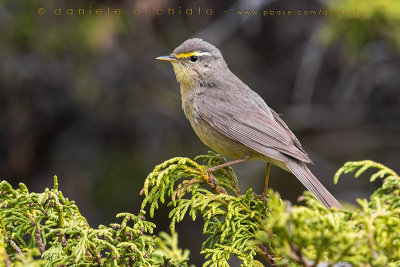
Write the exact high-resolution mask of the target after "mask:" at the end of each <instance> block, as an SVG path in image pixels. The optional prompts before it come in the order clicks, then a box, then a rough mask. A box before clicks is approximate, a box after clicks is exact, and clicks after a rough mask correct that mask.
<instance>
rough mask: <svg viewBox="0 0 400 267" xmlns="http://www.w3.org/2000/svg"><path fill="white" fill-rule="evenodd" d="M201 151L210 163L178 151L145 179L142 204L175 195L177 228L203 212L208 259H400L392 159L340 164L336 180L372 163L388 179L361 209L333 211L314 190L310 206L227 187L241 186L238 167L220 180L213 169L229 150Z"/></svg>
mask: <svg viewBox="0 0 400 267" xmlns="http://www.w3.org/2000/svg"><path fill="white" fill-rule="evenodd" d="M201 158H202V159H203V160H205V162H207V163H208V164H207V165H200V164H198V163H196V162H194V161H192V160H190V159H187V158H174V159H171V160H169V161H166V162H164V163H163V164H160V165H158V166H157V167H156V168H155V169H154V171H153V172H152V173H150V174H149V176H148V177H147V179H146V181H145V185H144V189H143V193H144V194H145V195H146V198H145V200H144V201H143V205H142V208H143V209H144V208H146V206H147V205H148V204H149V205H150V214H151V215H152V214H154V211H155V209H157V208H158V203H159V202H161V203H164V202H165V201H166V197H170V200H169V202H168V205H170V206H173V209H172V211H171V213H170V218H171V225H170V228H171V231H172V232H174V231H175V224H176V223H177V222H180V221H182V220H183V218H184V217H185V215H189V216H191V217H192V219H193V220H195V219H196V218H197V217H198V216H199V215H201V216H202V217H203V219H204V228H203V233H204V235H206V236H207V237H208V238H207V240H206V241H205V242H204V243H203V246H202V251H201V253H203V254H205V258H206V259H208V261H207V262H206V263H205V264H204V266H229V264H228V259H229V258H230V257H231V256H236V257H238V258H239V259H240V260H241V261H242V265H243V266H258V265H261V263H260V262H259V261H258V260H256V258H255V256H256V255H261V256H263V257H264V258H265V260H266V261H268V262H269V263H270V264H272V265H276V266H298V265H302V266H315V265H317V264H319V263H327V264H331V265H334V264H337V263H340V262H347V263H350V264H353V265H354V266H399V264H400V241H399V233H400V216H399V214H400V200H399V186H400V177H399V176H398V175H397V174H396V173H395V172H393V171H392V170H390V169H388V168H386V167H385V166H383V165H381V164H378V163H375V162H372V161H362V162H348V163H346V164H345V165H344V166H343V167H342V168H341V169H339V171H338V172H337V174H336V176H335V180H336V181H337V180H338V177H339V176H340V175H341V174H342V173H348V172H354V171H356V170H357V169H358V171H357V172H356V175H355V176H356V177H357V176H359V175H361V174H362V173H363V172H364V171H366V170H367V169H368V168H371V167H376V168H378V169H379V170H378V172H376V173H375V174H373V175H372V176H371V180H374V179H376V178H378V177H379V178H385V179H384V183H383V185H382V187H381V188H380V189H378V190H377V191H376V192H375V193H374V194H373V195H372V196H371V199H370V201H367V200H365V199H364V200H358V203H359V204H360V206H361V208H360V209H358V210H354V211H349V210H337V209H330V210H328V209H326V208H325V207H324V206H323V205H322V204H321V203H320V202H318V201H317V200H316V199H315V198H314V196H312V195H311V193H309V192H306V193H305V194H304V197H303V199H304V204H305V206H294V205H291V204H290V203H288V202H285V201H283V200H282V199H281V198H280V197H279V195H278V194H277V193H274V192H272V191H271V190H270V191H269V195H268V200H267V201H266V200H264V199H263V198H262V197H260V196H257V195H255V194H253V193H252V191H251V189H250V190H248V191H247V192H246V194H244V195H239V193H238V192H239V191H238V190H233V192H234V193H235V194H237V196H236V195H234V196H232V195H228V194H226V189H229V190H230V191H232V189H233V188H236V186H237V183H236V177H234V176H232V175H231V169H230V168H226V169H225V170H223V171H221V172H220V173H215V179H216V180H215V181H214V180H213V179H214V178H213V177H210V176H209V175H208V173H207V169H208V168H209V167H211V166H215V165H217V164H219V163H221V159H222V158H221V156H219V155H215V154H209V155H208V156H202V157H201ZM215 159H219V160H215ZM210 163H211V164H210ZM235 183H236V185H235ZM207 184H208V185H207ZM209 185H211V188H210V187H209ZM213 191H214V192H213Z"/></svg>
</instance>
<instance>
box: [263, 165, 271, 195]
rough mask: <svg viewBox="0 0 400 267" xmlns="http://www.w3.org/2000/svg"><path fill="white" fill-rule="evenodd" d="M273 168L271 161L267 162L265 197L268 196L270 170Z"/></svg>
mask: <svg viewBox="0 0 400 267" xmlns="http://www.w3.org/2000/svg"><path fill="white" fill-rule="evenodd" d="M270 169H271V163H269V162H267V172H266V173H265V186H264V192H263V194H262V196H263V197H265V198H267V194H268V192H267V191H268V181H269V171H270Z"/></svg>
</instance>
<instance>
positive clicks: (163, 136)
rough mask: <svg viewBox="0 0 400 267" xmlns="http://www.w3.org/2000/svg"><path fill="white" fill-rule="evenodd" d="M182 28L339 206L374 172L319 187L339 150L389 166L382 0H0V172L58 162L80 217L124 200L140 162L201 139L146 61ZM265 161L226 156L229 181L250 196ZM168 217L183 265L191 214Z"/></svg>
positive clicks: (395, 147)
mask: <svg viewBox="0 0 400 267" xmlns="http://www.w3.org/2000/svg"><path fill="white" fill-rule="evenodd" d="M199 7H200V9H201V14H200V15H199V14H198V8H199ZM41 8H43V9H41ZM79 9H84V11H85V14H84V15H83V14H79ZM97 9H102V12H103V14H102V15H97V14H95V11H96V10H97ZM115 9H119V10H120V14H119V15H115V14H112V12H113V11H115ZM146 9H149V10H151V12H152V14H151V15H146V14H144V13H145V10H146ZM157 9H160V10H162V12H164V14H163V15H158V14H157V13H156V11H157ZM169 9H171V10H174V15H172V14H171V12H172V11H171V10H170V14H168V10H169ZM190 9H192V15H187V14H189V13H190V11H188V10H190ZM108 10H110V12H111V14H110V15H108V14H107V12H108ZM135 10H136V11H135ZM207 10H208V11H207ZM246 10H249V11H251V12H250V14H251V15H249V14H246V13H245V11H246ZM253 10H254V11H257V13H256V14H254V13H253ZM43 11H44V12H43ZM90 11H91V12H92V14H91V15H90V14H89V12H90ZM133 11H134V12H136V14H137V13H138V11H139V12H140V14H139V15H135V14H133ZM206 11H207V12H208V14H207V13H206ZM240 11H242V12H243V13H242V14H241V15H240V14H238V12H240ZM264 11H266V12H267V13H268V15H266V16H263V14H264ZM271 11H273V12H271ZM278 11H280V12H281V14H280V15H278V14H277V13H278ZM288 11H291V12H292V15H288V14H287V13H288ZM314 11H315V14H314V13H313V12H314ZM55 12H56V14H55ZM81 12H82V11H81ZM147 12H148V11H147ZM179 12H181V15H179ZM283 12H285V13H286V15H283ZM299 12H301V14H299ZM38 13H40V14H38ZM42 13H43V14H42ZM210 13H212V14H210ZM272 13H273V14H274V15H272ZM191 37H201V38H204V39H205V40H206V41H209V42H211V43H213V44H214V45H216V46H217V47H218V48H219V49H220V50H221V51H222V53H223V55H224V57H225V60H226V61H227V63H228V65H229V66H230V68H231V70H232V71H233V72H234V73H235V74H236V75H237V76H238V77H239V78H241V79H242V80H243V81H244V82H245V83H247V84H248V85H249V86H250V87H251V88H252V89H253V90H255V91H256V92H258V93H259V94H260V95H261V96H262V97H263V98H264V99H265V100H266V101H267V103H268V104H269V105H270V106H271V107H272V108H273V109H274V110H275V111H277V112H278V113H280V114H283V115H284V116H283V119H284V120H285V121H286V123H287V124H288V125H289V127H290V128H291V129H292V130H293V131H294V132H295V134H296V135H297V136H298V137H299V139H300V141H301V142H302V144H303V146H304V148H305V149H306V151H307V152H308V153H309V155H310V157H311V158H312V159H313V161H314V162H315V165H313V166H311V169H312V171H313V172H314V173H315V174H316V176H317V177H319V178H320V180H321V181H322V182H323V183H324V184H325V185H326V186H327V188H329V189H330V190H331V191H332V193H333V194H334V195H335V196H337V198H338V199H340V200H344V201H348V202H353V203H354V202H355V199H356V198H357V197H367V196H368V195H369V194H370V193H371V192H372V191H373V190H374V188H375V187H376V186H378V185H379V183H380V182H379V181H377V182H376V184H370V183H369V182H368V181H366V180H364V181H363V180H361V179H360V180H358V181H356V180H354V179H350V178H349V179H342V180H341V181H339V184H338V185H336V186H334V185H333V183H332V178H333V174H334V172H335V171H336V170H337V169H338V168H339V167H340V166H341V165H342V164H343V163H344V162H345V161H350V160H362V159H372V160H375V161H377V162H380V163H383V164H385V165H387V166H388V167H391V168H393V169H394V170H397V171H398V170H399V166H400V157H399V155H400V137H399V134H400V107H399V105H400V60H399V49H400V2H399V1H397V0H375V1H371V0H368V1H355V0H340V1H324V0H321V1H315V0H314V1H290V0H280V1H273V0H251V1H244V0H241V1H224V0H221V1H211V0H201V1H195V0H187V1H182V0H151V1H146V0H139V1H133V0H130V1H128V0H120V1H73V2H72V1H66V0H20V1H14V0H0V177H1V178H2V179H6V180H7V181H9V182H11V183H12V184H14V185H17V184H18V183H19V182H24V183H26V184H27V185H28V187H29V188H30V189H31V190H35V191H42V190H43V189H44V188H45V187H49V186H51V185H52V181H53V179H52V175H54V174H56V175H58V176H59V179H60V184H61V189H62V191H63V192H64V194H65V195H66V196H68V197H69V198H70V199H74V200H76V202H77V204H78V206H79V207H80V209H81V212H82V214H83V215H84V216H86V217H87V218H88V221H89V223H90V224H91V225H93V226H97V225H98V224H109V223H110V222H112V221H114V216H115V214H116V213H118V212H123V211H129V212H132V213H138V211H139V209H140V203H141V199H142V198H141V197H140V196H139V191H140V189H141V188H142V185H143V181H144V179H145V177H146V175H147V174H148V173H149V172H150V171H151V170H152V169H153V167H154V166H155V165H156V164H159V163H161V162H163V161H165V160H167V159H169V158H172V157H174V156H186V157H194V156H195V155H199V154H205V153H207V151H208V148H207V147H205V146H204V145H203V144H202V143H201V142H200V141H199V140H198V138H197V137H196V135H195V134H194V132H193V131H192V129H191V127H190V124H189V122H188V121H187V120H186V118H185V117H184V114H183V112H182V110H181V102H180V93H179V89H178V88H179V87H178V84H177V82H176V80H175V76H174V74H173V70H172V67H171V66H170V65H169V64H166V63H163V62H157V61H156V60H155V57H157V56H161V55H167V54H168V53H170V52H172V50H173V49H174V48H175V47H176V46H178V45H179V44H180V43H182V42H183V41H185V40H186V39H188V38H191ZM265 168H266V166H265V164H264V163H262V162H249V163H243V164H239V165H237V166H235V167H234V169H235V171H236V172H237V174H238V177H239V181H240V185H241V189H242V191H246V189H248V188H249V187H252V188H253V189H254V190H255V191H256V192H258V193H261V192H262V190H263V179H264V172H265ZM270 186H271V187H272V188H273V189H275V190H277V191H279V192H280V193H281V195H282V196H283V198H285V199H289V200H291V201H296V199H297V197H298V196H299V195H300V194H301V192H302V191H303V190H304V188H303V186H302V185H301V184H300V183H299V182H298V181H297V180H296V179H295V178H294V177H293V176H291V175H290V174H288V173H285V172H283V171H281V170H279V169H278V168H276V167H275V168H272V172H271V179H270ZM168 210H169V209H168V208H167V207H165V206H164V207H161V209H160V210H159V212H158V213H157V215H156V217H155V218H153V219H152V220H153V221H155V222H156V224H157V226H158V228H157V229H158V230H167V229H168ZM177 229H178V232H179V234H180V245H181V247H184V248H189V249H190V250H191V259H192V263H194V264H196V265H199V264H200V263H201V262H202V257H203V256H202V255H199V251H200V244H201V240H202V236H201V232H202V226H201V222H195V223H193V222H191V221H190V219H188V220H186V221H185V222H184V223H181V224H180V225H178V227H177ZM235 264H237V263H236V262H234V261H233V262H232V266H235Z"/></svg>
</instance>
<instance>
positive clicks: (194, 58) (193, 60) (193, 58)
mask: <svg viewBox="0 0 400 267" xmlns="http://www.w3.org/2000/svg"><path fill="white" fill-rule="evenodd" d="M197 59H198V57H197V56H191V57H190V61H192V62H196V61H197Z"/></svg>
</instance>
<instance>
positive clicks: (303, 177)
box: [285, 159, 342, 209]
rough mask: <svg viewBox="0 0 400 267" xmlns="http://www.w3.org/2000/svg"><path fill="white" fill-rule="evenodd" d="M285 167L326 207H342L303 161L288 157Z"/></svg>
mask: <svg viewBox="0 0 400 267" xmlns="http://www.w3.org/2000/svg"><path fill="white" fill-rule="evenodd" d="M285 164H286V166H287V168H288V169H289V170H290V171H291V172H292V173H293V174H294V175H295V176H296V177H297V179H299V181H300V182H301V183H302V184H303V185H304V186H305V187H306V188H307V189H308V190H310V191H311V193H313V194H314V196H315V197H316V198H317V199H318V200H319V201H321V203H322V204H324V206H325V207H327V208H332V207H336V208H338V209H341V208H342V205H341V204H340V203H339V201H337V200H336V198H334V197H333V196H332V194H331V193H329V191H328V190H327V189H326V188H325V187H324V186H323V185H322V184H321V183H320V181H319V180H318V179H317V178H316V177H315V176H314V174H312V173H311V171H310V170H309V169H308V167H307V165H306V164H305V163H304V162H300V161H297V160H294V159H288V161H287V162H285Z"/></svg>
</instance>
